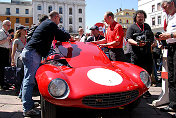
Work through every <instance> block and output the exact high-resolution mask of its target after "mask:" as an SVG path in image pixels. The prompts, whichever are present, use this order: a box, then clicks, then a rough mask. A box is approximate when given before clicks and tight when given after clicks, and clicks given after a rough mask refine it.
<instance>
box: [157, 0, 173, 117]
mask: <svg viewBox="0 0 176 118" xmlns="http://www.w3.org/2000/svg"><path fill="white" fill-rule="evenodd" d="M162 8H163V10H164V12H166V14H167V15H168V18H167V31H166V32H165V33H162V34H160V35H159V37H160V38H159V40H166V42H167V43H168V58H167V59H168V61H167V63H168V81H169V101H170V103H169V105H168V106H167V107H165V108H161V109H160V110H161V111H164V112H170V111H176V0H163V2H162ZM173 117H174V118H176V115H175V114H174V116H173Z"/></svg>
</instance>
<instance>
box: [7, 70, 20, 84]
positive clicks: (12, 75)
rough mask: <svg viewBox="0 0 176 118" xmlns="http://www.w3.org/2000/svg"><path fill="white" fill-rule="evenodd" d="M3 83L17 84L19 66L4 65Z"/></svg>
mask: <svg viewBox="0 0 176 118" xmlns="http://www.w3.org/2000/svg"><path fill="white" fill-rule="evenodd" d="M4 69H5V70H4V83H6V84H9V85H12V84H17V83H18V82H19V81H18V72H20V70H21V68H18V67H5V68H4Z"/></svg>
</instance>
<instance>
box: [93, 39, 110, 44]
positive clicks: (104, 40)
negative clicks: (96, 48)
mask: <svg viewBox="0 0 176 118" xmlns="http://www.w3.org/2000/svg"><path fill="white" fill-rule="evenodd" d="M92 43H95V44H105V43H107V41H106V39H105V38H104V39H102V40H99V41H92Z"/></svg>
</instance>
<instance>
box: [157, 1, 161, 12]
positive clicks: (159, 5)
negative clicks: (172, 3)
mask: <svg viewBox="0 0 176 118" xmlns="http://www.w3.org/2000/svg"><path fill="white" fill-rule="evenodd" d="M157 10H158V11H160V10H161V3H158V4H157Z"/></svg>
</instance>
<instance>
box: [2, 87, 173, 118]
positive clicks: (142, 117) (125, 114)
mask: <svg viewBox="0 0 176 118" xmlns="http://www.w3.org/2000/svg"><path fill="white" fill-rule="evenodd" d="M149 91H150V93H151V94H152V97H151V98H148V99H143V98H142V100H141V103H140V105H139V106H138V107H137V108H135V109H134V110H133V111H124V110H118V109H113V110H98V111H97V110H91V111H89V110H69V111H66V110H64V111H62V112H60V117H59V118H171V114H173V113H167V112H166V113H164V112H160V110H159V109H158V108H156V107H153V106H152V101H153V100H156V99H157V98H158V95H159V94H160V93H161V87H151V88H150V89H149ZM33 99H34V100H39V99H40V97H39V96H38V95H34V97H33ZM162 107H163V106H162ZM38 109H40V107H38ZM0 118H23V116H22V104H21V100H20V99H19V98H18V97H17V96H15V92H14V91H13V90H8V91H3V90H0ZM34 118H40V117H34Z"/></svg>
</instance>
